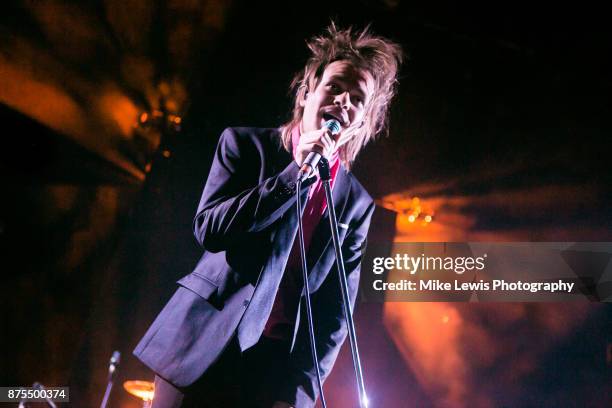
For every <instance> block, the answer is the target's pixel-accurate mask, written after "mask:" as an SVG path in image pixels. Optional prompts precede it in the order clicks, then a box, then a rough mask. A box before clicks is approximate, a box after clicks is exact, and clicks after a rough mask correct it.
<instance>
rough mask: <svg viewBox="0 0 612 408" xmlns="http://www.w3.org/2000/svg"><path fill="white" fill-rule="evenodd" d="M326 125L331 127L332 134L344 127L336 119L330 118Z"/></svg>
mask: <svg viewBox="0 0 612 408" xmlns="http://www.w3.org/2000/svg"><path fill="white" fill-rule="evenodd" d="M325 127H326V128H328V129H329V131H330V132H331V134H332V135H337V134H338V133H340V130H341V129H342V127H341V126H340V122H338V121H337V120H336V119H330V120H328V121H327V122H325Z"/></svg>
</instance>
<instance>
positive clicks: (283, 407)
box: [272, 401, 294, 408]
mask: <svg viewBox="0 0 612 408" xmlns="http://www.w3.org/2000/svg"><path fill="white" fill-rule="evenodd" d="M272 408H294V406H293V405H290V404H289V403H287V402H284V401H276V402H275V403H274V405H272Z"/></svg>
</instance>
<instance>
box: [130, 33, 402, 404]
mask: <svg viewBox="0 0 612 408" xmlns="http://www.w3.org/2000/svg"><path fill="white" fill-rule="evenodd" d="M308 46H309V48H310V51H311V53H312V55H311V57H310V59H309V60H308V62H307V64H306V67H305V69H304V70H303V71H302V72H300V73H299V74H297V75H296V77H295V79H294V81H293V83H292V89H293V90H294V91H295V105H294V111H293V117H292V119H291V120H290V121H289V122H288V123H287V124H286V125H284V126H283V127H281V128H280V129H255V128H228V129H226V130H225V131H224V132H223V134H222V136H221V139H220V140H219V144H218V147H217V151H216V153H215V157H214V161H213V164H212V167H211V170H210V174H209V176H208V180H207V182H206V186H205V187H204V192H203V194H202V199H201V201H200V205H199V207H198V211H197V214H196V217H195V220H194V233H195V236H196V239H197V240H198V242H199V243H200V244H201V245H202V247H203V248H204V253H203V255H202V258H201V259H200V261H199V263H198V265H197V266H196V268H195V270H194V271H193V272H192V273H191V274H189V275H187V276H185V277H184V278H182V279H181V280H180V281H179V282H178V283H179V285H180V286H179V288H178V290H177V291H176V293H175V294H174V296H173V297H172V298H171V300H170V301H169V302H168V304H167V305H166V306H165V307H164V309H163V310H162V312H161V313H160V314H159V316H158V317H157V318H156V320H155V322H154V323H153V324H152V326H151V327H150V328H149V330H148V331H147V333H146V334H145V336H144V338H143V339H142V340H141V341H140V343H139V344H138V346H137V347H136V349H135V351H134V354H135V355H136V356H137V357H138V358H140V359H141V360H142V361H143V362H144V363H145V364H146V365H148V366H149V367H150V368H151V369H152V370H154V371H155V373H156V374H157V375H156V380H155V384H156V391H155V399H154V402H153V407H154V408H162V407H163V408H166V407H179V406H183V407H185V406H194V407H196V406H197V407H208V406H210V407H217V406H219V407H231V406H240V407H251V406H253V407H266V408H270V407H274V408H282V407H296V408H302V407H312V406H313V405H314V403H315V401H316V399H317V398H318V396H319V395H318V394H319V392H318V387H317V382H316V371H315V369H314V364H313V361H312V355H311V350H310V345H309V336H308V328H307V325H306V322H307V318H306V316H305V315H304V313H305V307H304V305H303V304H302V303H303V296H302V295H303V287H304V283H303V280H302V275H301V269H300V266H301V264H300V261H299V260H300V257H299V252H298V250H297V245H295V244H294V243H295V242H297V239H296V238H295V237H296V230H297V215H296V210H295V203H296V179H297V175H298V171H299V169H300V166H301V165H302V163H303V162H304V160H305V158H306V156H307V155H308V153H309V152H312V151H315V152H319V153H321V154H322V155H323V156H325V157H326V158H327V159H328V160H329V163H330V168H331V173H332V180H331V184H332V188H333V193H334V202H333V205H334V208H335V210H336V214H337V217H338V220H339V223H340V224H339V225H340V242H341V245H342V252H343V255H344V261H345V268H346V273H347V278H348V284H349V293H350V297H351V306H353V305H354V302H355V298H356V294H357V287H358V283H359V268H360V262H361V257H362V251H363V248H364V245H365V240H366V235H367V231H368V228H369V223H370V218H371V216H372V212H373V210H374V204H373V201H372V199H371V197H370V196H369V195H368V194H367V193H366V191H365V190H364V189H363V187H362V186H361V185H360V184H359V183H358V182H357V180H355V179H354V177H353V176H352V175H351V174H350V173H349V171H348V170H349V169H350V167H351V165H352V163H353V161H354V160H355V158H356V156H357V153H358V152H359V151H360V150H361V148H362V147H363V146H365V145H366V143H367V142H368V141H369V140H371V139H372V138H373V137H374V136H375V135H376V134H377V133H379V132H380V131H381V130H383V129H384V127H385V124H386V117H387V108H388V105H389V102H390V100H391V98H392V96H393V94H394V90H395V85H396V75H397V70H398V66H399V64H400V62H401V50H400V48H399V46H398V45H396V44H394V43H392V42H390V41H388V40H386V39H384V38H382V37H377V36H374V35H372V34H371V33H370V32H369V31H368V30H367V29H366V30H364V31H362V32H360V33H354V32H352V31H351V30H350V29H348V30H338V29H337V28H336V27H335V25H333V24H332V25H331V26H330V27H329V29H328V30H327V32H326V33H325V34H324V35H323V36H320V37H315V38H313V39H312V40H311V41H310V42H309V43H308ZM329 119H336V120H337V121H338V122H339V123H340V125H341V131H340V132H339V133H338V134H336V135H332V134H331V133H330V131H329V130H328V129H327V128H326V127H325V126H324V124H325V122H326V121H327V120H329ZM300 194H301V195H302V197H303V198H302V199H303V201H304V200H306V198H307V197H308V203H307V204H306V206H305V209H304V214H303V219H304V237H305V245H306V248H307V263H308V271H309V278H308V279H309V287H310V290H311V292H312V297H311V299H312V306H313V317H314V325H315V332H316V340H317V343H316V344H317V351H318V357H319V366H320V370H321V375H322V378H323V379H325V377H327V375H329V373H330V371H331V368H332V366H333V364H334V361H335V359H336V356H337V354H338V352H339V350H340V347H341V345H342V343H343V342H344V340H345V337H346V334H347V328H346V324H345V321H344V316H343V310H342V300H341V294H340V284H339V281H338V276H337V271H336V267H335V258H334V250H333V244H332V243H331V242H330V241H331V234H330V231H329V223H328V222H327V220H325V218H326V212H327V203H326V202H325V196H324V191H323V189H322V186H321V181H320V180H319V179H318V178H317V177H315V176H313V177H310V178H309V179H308V180H306V181H305V182H304V184H303V185H302V190H301V191H300Z"/></svg>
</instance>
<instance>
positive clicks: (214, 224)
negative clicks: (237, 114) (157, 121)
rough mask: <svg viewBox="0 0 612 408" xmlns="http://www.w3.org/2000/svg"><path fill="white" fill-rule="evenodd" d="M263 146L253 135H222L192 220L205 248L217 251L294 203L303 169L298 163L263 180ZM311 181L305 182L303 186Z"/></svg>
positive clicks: (227, 132)
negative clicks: (260, 176)
mask: <svg viewBox="0 0 612 408" xmlns="http://www.w3.org/2000/svg"><path fill="white" fill-rule="evenodd" d="M261 149H262V148H261V147H260V146H259V145H258V144H257V143H256V142H254V141H253V139H252V138H249V137H246V136H244V135H242V136H241V135H238V133H237V132H236V131H235V130H234V129H232V128H227V129H225V131H224V132H223V134H222V135H221V138H220V139H219V143H218V145H217V149H216V151H215V156H214V159H213V163H212V166H211V169H210V173H209V175H208V179H207V181H206V185H205V187H204V192H203V193H202V198H201V199H200V204H199V206H198V211H197V213H196V216H195V219H194V221H193V232H194V235H195V238H196V239H197V241H198V243H199V244H200V245H201V246H202V247H203V248H204V249H206V250H208V251H211V252H219V251H222V250H225V249H227V248H228V247H229V246H232V245H233V244H234V243H235V242H236V240H237V239H238V238H240V239H242V240H244V239H245V238H248V234H249V233H255V232H259V231H261V230H263V229H264V228H266V227H268V226H269V225H271V224H272V223H274V222H275V221H276V220H277V219H279V218H280V217H281V216H282V215H283V213H284V212H285V211H287V210H288V209H289V208H290V207H291V206H292V204H293V203H294V202H295V189H296V183H295V181H296V179H297V174H298V171H299V167H298V165H297V163H296V162H295V161H291V163H289V165H288V166H287V167H286V168H285V169H283V170H282V171H281V172H280V173H278V174H276V175H274V176H272V177H269V178H267V179H265V180H263V181H261V182H260V181H259V174H260V172H261V168H262V166H263V160H264V158H263V153H262V151H261ZM311 183H312V180H306V182H304V184H303V187H302V188H303V189H305V188H307V187H308V186H309V185H310V184H311Z"/></svg>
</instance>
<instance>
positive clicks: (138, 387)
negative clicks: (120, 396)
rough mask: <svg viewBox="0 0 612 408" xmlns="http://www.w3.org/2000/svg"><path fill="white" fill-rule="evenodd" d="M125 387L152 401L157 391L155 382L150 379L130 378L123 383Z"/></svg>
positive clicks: (141, 397) (134, 393)
mask: <svg viewBox="0 0 612 408" xmlns="http://www.w3.org/2000/svg"><path fill="white" fill-rule="evenodd" d="M123 388H125V390H126V391H127V392H129V393H130V394H132V395H135V396H137V397H138V398H140V399H141V400H143V401H151V400H152V399H153V394H154V391H155V384H153V383H152V382H150V381H141V380H129V381H126V382H124V383H123Z"/></svg>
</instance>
